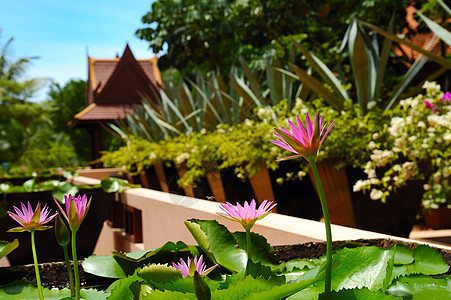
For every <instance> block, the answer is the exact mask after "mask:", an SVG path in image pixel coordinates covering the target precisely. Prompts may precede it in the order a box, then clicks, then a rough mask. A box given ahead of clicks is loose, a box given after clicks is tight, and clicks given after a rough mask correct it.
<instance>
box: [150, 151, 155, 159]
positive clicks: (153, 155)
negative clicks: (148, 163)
mask: <svg viewBox="0 0 451 300" xmlns="http://www.w3.org/2000/svg"><path fill="white" fill-rule="evenodd" d="M149 159H150V160H155V159H157V155H156V154H155V152H150V154H149Z"/></svg>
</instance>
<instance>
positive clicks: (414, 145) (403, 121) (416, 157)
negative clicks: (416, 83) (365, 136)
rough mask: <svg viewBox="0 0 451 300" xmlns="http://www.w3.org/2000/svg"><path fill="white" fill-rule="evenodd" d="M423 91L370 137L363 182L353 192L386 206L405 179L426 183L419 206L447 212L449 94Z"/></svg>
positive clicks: (450, 202) (432, 87) (450, 198)
mask: <svg viewBox="0 0 451 300" xmlns="http://www.w3.org/2000/svg"><path fill="white" fill-rule="evenodd" d="M423 88H425V89H426V93H425V94H424V95H423V94H419V95H417V96H416V97H414V98H408V99H405V100H402V101H401V102H400V105H399V106H398V107H396V108H395V109H393V110H392V112H391V115H392V116H391V120H390V123H389V124H386V125H384V128H383V129H382V130H379V131H376V132H374V133H373V134H372V140H371V141H370V142H369V143H368V149H369V150H370V151H371V154H370V159H369V160H368V161H367V162H366V163H365V164H364V171H365V173H366V174H367V175H368V179H366V180H359V181H358V182H356V184H355V185H354V191H361V190H362V191H370V197H371V199H373V200H382V201H385V199H386V197H387V196H389V195H390V193H392V192H394V191H396V189H397V188H399V187H402V186H404V185H406V184H407V182H408V181H409V180H425V181H426V182H427V183H426V184H424V190H425V193H424V194H423V206H424V207H425V208H437V207H439V206H444V205H445V206H448V207H451V189H450V187H449V179H450V174H451V162H450V156H451V147H450V146H451V94H450V93H449V92H446V93H443V92H442V91H440V86H439V85H437V84H435V83H432V82H426V83H425V84H424V86H423ZM380 170H382V171H383V172H382V173H383V174H382V175H381V174H379V173H381V172H379V171H380Z"/></svg>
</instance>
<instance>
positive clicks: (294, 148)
mask: <svg viewBox="0 0 451 300" xmlns="http://www.w3.org/2000/svg"><path fill="white" fill-rule="evenodd" d="M296 124H297V126H296V125H295V124H293V122H291V121H288V125H289V126H290V130H291V132H290V131H289V130H287V129H285V128H284V127H283V126H282V129H279V128H274V130H276V132H274V135H275V136H277V137H278V139H277V140H275V141H270V142H271V143H273V144H275V145H277V146H279V147H282V148H284V149H286V150H288V151H291V152H293V153H296V155H292V156H287V157H284V158H281V159H278V160H277V161H281V160H287V159H292V158H297V157H301V156H302V157H304V158H305V159H307V160H308V161H310V160H312V159H313V160H315V159H316V156H317V153H318V149H319V146H320V145H321V144H322V143H323V141H324V139H325V138H326V136H327V134H328V133H329V130H330V129H331V128H332V125H333V124H334V122H332V123H331V124H330V126H329V128H328V129H327V130H326V131H325V129H326V124H323V117H321V119H320V120H319V122H318V120H317V114H315V118H314V119H313V123H312V122H311V120H310V118H309V115H308V113H307V114H306V115H305V126H304V124H303V123H302V122H301V120H300V119H299V116H296Z"/></svg>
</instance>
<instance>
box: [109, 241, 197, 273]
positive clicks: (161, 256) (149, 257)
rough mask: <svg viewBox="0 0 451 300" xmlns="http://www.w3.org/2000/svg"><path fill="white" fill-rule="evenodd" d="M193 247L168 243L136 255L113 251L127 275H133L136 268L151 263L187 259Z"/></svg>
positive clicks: (180, 243)
mask: <svg viewBox="0 0 451 300" xmlns="http://www.w3.org/2000/svg"><path fill="white" fill-rule="evenodd" d="M191 249H192V247H188V246H187V245H186V244H185V243H183V242H180V241H179V242H177V244H175V243H174V242H167V243H166V244H164V245H163V246H162V247H160V248H156V249H152V250H145V251H139V252H134V253H123V252H116V251H113V258H114V259H115V260H116V261H117V263H118V264H119V265H120V267H121V268H122V270H123V271H124V272H125V274H128V275H130V274H133V273H134V272H135V269H136V268H140V267H143V266H145V265H148V264H151V263H162V264H164V263H171V262H174V261H175V260H176V259H179V258H181V257H182V258H186V257H187V256H188V255H189V254H190V253H191Z"/></svg>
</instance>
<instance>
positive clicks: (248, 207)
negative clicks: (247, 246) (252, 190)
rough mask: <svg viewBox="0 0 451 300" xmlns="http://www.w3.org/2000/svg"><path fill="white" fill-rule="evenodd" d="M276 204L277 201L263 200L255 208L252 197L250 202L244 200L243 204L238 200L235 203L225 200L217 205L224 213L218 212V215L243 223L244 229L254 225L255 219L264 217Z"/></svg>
mask: <svg viewBox="0 0 451 300" xmlns="http://www.w3.org/2000/svg"><path fill="white" fill-rule="evenodd" d="M276 205H277V203H274V202H272V201H268V200H264V201H263V202H262V204H261V205H260V206H259V208H258V209H257V204H256V203H255V200H254V199H252V201H251V203H250V204H249V203H248V202H247V201H245V202H244V205H243V206H241V205H240V204H239V203H238V202H237V203H236V205H233V204H230V203H229V202H227V203H226V204H221V205H220V206H219V208H221V209H222V210H223V211H224V213H220V212H218V215H220V216H222V217H224V218H226V219H229V220H232V221H237V222H239V223H240V224H241V225H243V227H244V228H245V229H250V228H252V226H254V224H255V222H256V221H258V220H261V219H263V218H264V217H266V216H267V215H268V214H269V213H270V212H271V210H272V209H273V208H274V207H275V206H276Z"/></svg>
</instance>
